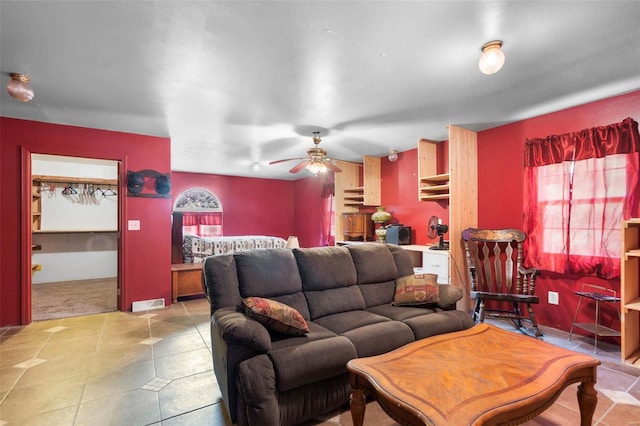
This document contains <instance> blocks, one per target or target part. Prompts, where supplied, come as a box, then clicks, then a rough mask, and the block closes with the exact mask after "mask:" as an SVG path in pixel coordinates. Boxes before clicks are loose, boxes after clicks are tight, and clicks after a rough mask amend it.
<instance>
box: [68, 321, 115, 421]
mask: <svg viewBox="0 0 640 426" xmlns="http://www.w3.org/2000/svg"><path fill="white" fill-rule="evenodd" d="M107 317H108V315H106V314H105V316H104V321H103V322H102V329H101V330H100V336H99V337H98V341H97V342H96V348H95V350H94V357H95V356H96V355H97V354H98V347H99V346H100V342H101V341H102V336H103V335H104V330H105V328H106V327H107ZM94 362H95V358H94ZM93 367H94V365H92V366H91V369H90V370H89V374H88V376H87V379H86V380H85V381H84V386H82V393H81V394H80V401H78V406H77V407H76V412H75V414H74V415H73V424H74V425H75V424H76V421H77V420H78V414H79V413H80V407H81V406H82V400H83V399H84V393H85V392H86V390H87V385H88V384H89V380H90V378H91V373H92V372H93Z"/></svg>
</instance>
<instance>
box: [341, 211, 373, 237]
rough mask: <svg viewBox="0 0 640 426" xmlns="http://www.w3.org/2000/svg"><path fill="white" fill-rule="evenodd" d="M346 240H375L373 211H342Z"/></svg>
mask: <svg viewBox="0 0 640 426" xmlns="http://www.w3.org/2000/svg"><path fill="white" fill-rule="evenodd" d="M342 227H343V236H344V239H345V241H354V240H355V241H373V240H374V237H373V222H372V221H371V213H342Z"/></svg>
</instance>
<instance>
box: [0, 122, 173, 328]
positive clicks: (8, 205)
mask: <svg viewBox="0 0 640 426" xmlns="http://www.w3.org/2000/svg"><path fill="white" fill-rule="evenodd" d="M0 140H1V141H2V143H1V149H0V153H1V155H0V164H1V168H0V170H1V173H2V175H1V176H2V179H0V198H1V199H2V205H1V207H0V235H1V238H0V248H1V251H2V256H0V326H6V325H16V324H20V323H21V322H23V321H24V320H25V318H29V317H30V312H26V310H25V309H23V307H24V306H27V303H28V301H26V300H22V296H21V289H22V286H21V282H22V278H23V277H22V272H23V271H24V270H25V268H24V267H23V265H24V264H25V263H23V262H30V259H23V258H22V247H26V246H27V244H29V242H30V234H27V235H23V233H22V228H21V226H22V220H27V221H28V223H29V226H30V219H28V218H27V214H28V212H26V211H22V197H23V193H22V191H21V188H22V184H23V182H22V173H23V171H22V154H21V152H22V149H25V150H27V151H29V152H31V153H38V154H52V155H67V156H75V157H89V158H100V159H109V160H117V161H121V164H122V170H121V174H120V181H121V184H120V187H119V194H120V201H121V203H120V204H121V206H122V209H121V212H122V217H121V219H120V226H121V229H126V227H123V226H122V224H124V223H126V221H127V220H128V219H137V220H140V222H141V229H140V231H124V232H122V252H121V256H122V257H121V259H122V260H123V262H121V264H120V265H119V267H120V273H121V282H122V309H123V310H130V309H131V304H132V302H134V301H139V300H147V299H156V298H164V299H165V303H167V304H170V303H171V266H170V265H171V201H170V200H169V199H163V198H133V197H126V196H124V194H126V184H125V183H126V171H127V170H142V169H153V170H157V171H160V172H162V173H167V172H168V171H170V169H171V159H170V149H171V146H170V141H169V139H166V138H159V137H151V136H141V135H133V134H126V133H118V132H110V131H103V130H96V129H87V128H80V127H71V126H62V125H54V124H46V123H40V122H34V121H24V120H16V119H11V118H3V117H0ZM25 183H26V184H28V185H29V186H30V183H28V182H25ZM24 194H26V192H25V193H24ZM26 264H27V265H29V263H26ZM27 271H29V269H27Z"/></svg>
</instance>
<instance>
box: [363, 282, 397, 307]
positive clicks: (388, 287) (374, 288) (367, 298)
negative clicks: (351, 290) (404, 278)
mask: <svg viewBox="0 0 640 426" xmlns="http://www.w3.org/2000/svg"><path fill="white" fill-rule="evenodd" d="M358 287H360V293H362V298H363V299H364V306H365V308H366V309H369V308H370V307H372V306H378V305H386V304H388V303H390V302H391V301H392V300H393V295H394V294H395V292H396V282H395V280H394V281H385V282H382V283H372V284H361V285H359V286H358Z"/></svg>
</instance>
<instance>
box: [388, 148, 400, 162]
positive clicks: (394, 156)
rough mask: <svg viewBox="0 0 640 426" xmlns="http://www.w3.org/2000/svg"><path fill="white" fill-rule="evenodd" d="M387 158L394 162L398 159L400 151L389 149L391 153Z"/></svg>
mask: <svg viewBox="0 0 640 426" xmlns="http://www.w3.org/2000/svg"><path fill="white" fill-rule="evenodd" d="M387 158H388V159H389V161H391V162H392V163H393V162H394V161H396V160H397V159H398V151H396V150H395V149H392V150H391V151H389V155H388V156H387Z"/></svg>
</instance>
